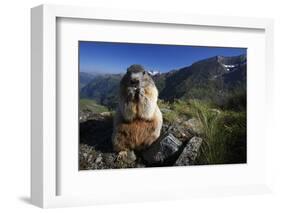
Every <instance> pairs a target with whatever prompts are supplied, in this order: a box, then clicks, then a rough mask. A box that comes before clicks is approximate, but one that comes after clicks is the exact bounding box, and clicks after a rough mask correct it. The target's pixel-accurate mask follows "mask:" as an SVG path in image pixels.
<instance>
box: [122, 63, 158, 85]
mask: <svg viewBox="0 0 281 213" xmlns="http://www.w3.org/2000/svg"><path fill="white" fill-rule="evenodd" d="M121 85H122V86H125V87H127V88H128V87H132V88H145V87H147V86H151V85H154V82H153V80H152V78H151V76H150V75H149V74H148V72H146V71H145V70H144V68H143V67H142V66H141V65H138V64H134V65H131V66H130V67H129V68H128V69H127V73H126V74H125V75H124V77H123V78H122V80H121ZM154 86H155V85H154Z"/></svg>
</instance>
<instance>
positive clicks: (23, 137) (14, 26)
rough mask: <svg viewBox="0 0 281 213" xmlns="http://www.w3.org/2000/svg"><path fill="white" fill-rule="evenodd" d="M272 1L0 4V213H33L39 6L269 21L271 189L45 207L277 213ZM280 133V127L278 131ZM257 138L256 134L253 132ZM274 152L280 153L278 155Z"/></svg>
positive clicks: (279, 99)
mask: <svg viewBox="0 0 281 213" xmlns="http://www.w3.org/2000/svg"><path fill="white" fill-rule="evenodd" d="M279 2H280V1H278V0H276V1H274V0H261V1H250V0H247V1H246V0H233V1H226V0H212V1H208V0H206V1H203V0H193V1H188V0H183V1H181V0H172V1H171V0H170V1H164V0H159V1H158V0H154V1H152V0H141V1H140V0H139V1H136V0H135V1H132V0H131V1H129V0H80V1H79V2H76V1H74V0H68V1H67V0H56V1H47V0H46V1H43V2H42V1H38V0H6V1H5V2H4V1H3V0H2V2H1V7H0V16H1V18H0V26H1V32H0V38H1V39H0V63H1V66H0V72H1V76H0V94H1V96H0V97H1V104H0V118H1V120H0V125H1V128H0V134H1V139H0V144H1V149H0V169H1V170H0V171H1V174H0V211H1V212H12V211H16V212H18V211H21V212H37V211H40V209H38V208H37V207H34V206H32V205H30V204H29V188H30V183H29V178H30V165H29V164H30V156H29V153H30V151H29V149H30V119H29V118H30V112H29V110H30V109H29V108H30V8H31V7H34V6H37V5H39V4H42V3H55V4H71V5H76V4H79V5H80V6H99V7H111V8H123V9H141V10H153V11H162V12H165V11H168V12H174V13H176V12H185V13H191V14H215V15H229V16H250V17H268V18H274V20H275V45H274V46H275V49H274V52H275V82H274V83H275V91H274V96H275V105H274V107H275V112H274V113H275V116H274V118H275V119H274V122H275V126H276V129H275V130H274V132H275V134H274V135H273V136H272V137H271V140H273V141H272V142H273V145H274V147H273V153H272V156H273V159H274V168H275V171H274V174H275V176H274V179H275V187H274V189H275V190H274V193H273V194H272V195H260V196H242V197H225V198H204V199H203V198H202V199H192V200H185V201H171V202H157V203H138V204H122V205H121V204H120V205H109V206H94V207H80V208H71V209H51V210H47V211H52V212H61V211H68V212H76V211H84V212H144V211H157V212H198V211H199V212H228V213H232V212H235V213H237V212H278V211H279V212H280V210H281V205H280V201H281V184H280V180H281V166H280V163H281V154H280V151H281V145H280V144H281V139H280V138H279V137H278V136H279V135H278V133H279V129H280V127H281V125H280V121H281V116H280V114H281V113H280V109H281V93H280V91H281V90H280V88H281V62H280V60H279V58H280V56H281V13H280V8H281V6H280V5H279V4H278V3H279ZM280 130H281V129H280ZM257 134H262V133H257ZM279 150H280V151H279Z"/></svg>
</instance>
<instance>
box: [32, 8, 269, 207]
mask: <svg viewBox="0 0 281 213" xmlns="http://www.w3.org/2000/svg"><path fill="white" fill-rule="evenodd" d="M60 18H63V19H69V20H70V19H72V20H73V19H79V20H100V21H116V22H119V23H121V24H122V22H130V23H136V24H137V23H148V24H151V23H152V24H154V25H155V26H157V25H161V26H168V27H167V28H169V27H173V26H181V27H185V26H199V27H202V28H204V27H206V28H212V29H215V28H220V29H222V28H223V29H226V30H228V31H230V32H231V30H257V31H259V32H262V37H261V38H260V39H261V40H259V41H262V42H261V43H262V44H260V45H262V50H263V51H264V52H262V53H260V57H261V61H262V63H263V65H264V66H263V68H261V69H260V70H261V71H260V75H261V76H263V75H264V76H265V77H266V78H259V79H256V80H257V82H259V81H263V83H264V87H262V86H261V88H259V91H260V93H261V94H264V96H263V97H264V99H263V97H261V100H260V101H261V103H260V105H262V106H261V107H259V108H258V107H257V108H258V109H257V110H256V111H255V110H254V109H253V112H252V117H253V116H254V115H255V113H261V112H262V113H263V116H264V117H263V118H262V120H263V122H264V123H265V124H266V129H267V130H268V129H270V125H272V124H271V122H270V120H269V119H270V118H269V117H270V116H269V114H266V113H270V110H267V112H264V111H263V106H264V105H265V104H267V106H269V107H270V106H271V105H272V98H271V97H272V96H271V94H270V92H271V91H272V87H273V85H272V82H273V81H272V79H273V77H274V76H273V61H272V60H273V21H272V20H270V19H257V18H241V17H216V16H203V15H188V14H173V13H169V14H167V13H153V12H147V11H125V10H124V11H123V10H112V9H100V8H84V7H74V6H54V5H41V6H38V7H35V8H32V10H31V26H32V29H31V43H32V45H31V56H32V63H31V65H32V66H31V68H32V70H31V71H32V79H31V80H32V88H31V89H32V92H31V93H32V94H31V95H32V96H31V97H32V103H31V112H32V118H31V124H32V125H31V131H32V134H31V136H32V141H31V142H32V143H31V201H32V203H33V204H35V205H37V206H40V207H43V208H47V207H62V206H76V205H91V204H98V203H114V202H137V201H144V200H165V199H178V198H181V199H182V198H188V197H198V196H214V195H219V196H220V195H233V194H238V195H241V194H253V193H264V192H270V187H271V182H270V181H271V172H270V168H271V166H270V161H268V160H267V159H268V157H269V155H268V152H267V153H266V154H264V155H263V156H262V157H261V158H262V159H261V160H262V161H264V164H263V165H262V166H260V167H256V166H255V165H254V163H253V164H250V165H247V166H246V167H243V168H235V166H233V167H228V168H227V167H223V166H220V167H215V166H212V168H210V169H209V168H206V167H199V168H198V169H197V168H195V169H193V170H190V171H194V172H195V173H196V172H198V171H199V170H200V171H199V172H198V174H201V175H208V174H211V172H212V170H213V171H217V172H218V173H222V171H225V172H226V173H228V172H229V173H231V170H233V171H235V169H237V171H239V172H240V171H242V170H244V171H245V177H246V176H247V170H249V168H250V167H251V165H254V166H255V172H256V173H254V174H261V173H263V175H262V177H260V178H256V179H253V178H252V176H250V175H248V176H249V177H248V178H245V181H244V182H243V180H241V181H240V182H236V183H233V184H231V183H227V182H225V183H216V184H214V185H212V184H211V183H210V184H209V185H208V183H206V184H205V185H203V186H201V184H200V182H199V181H200V180H201V179H198V182H193V187H190V186H188V185H186V186H185V184H181V186H182V187H181V188H179V185H174V186H173V185H169V184H168V185H166V186H167V187H166V188H165V189H162V188H161V186H163V184H164V183H165V179H163V182H162V181H159V183H158V185H157V184H154V185H151V186H149V187H150V189H151V191H150V192H149V193H145V190H146V188H145V186H141V187H142V188H143V189H144V190H143V191H141V189H140V188H141V187H139V188H138V187H136V188H135V189H132V187H130V185H127V186H122V187H119V188H118V187H117V188H116V189H115V190H112V193H111V194H110V195H109V194H106V193H104V194H102V193H101V192H100V191H99V190H101V189H97V192H96V193H95V194H88V193H84V192H86V189H85V186H84V189H85V190H84V191H83V190H81V192H80V193H78V194H75V193H74V194H72V193H70V194H60V193H59V192H58V191H59V190H58V188H59V187H58V185H59V184H62V183H61V181H63V180H64V179H60V175H59V174H60V172H61V169H62V168H61V166H59V162H58V159H60V156H59V155H60V153H61V152H58V145H57V139H58V132H57V117H58V114H57V113H58V112H57V107H58V102H59V101H58V99H57V97H58V96H57V88H58V87H59V84H60V81H59V80H58V78H57V72H56V71H57V69H58V66H57V55H58V54H57V49H58V43H57V36H58V32H57V29H58V24H57V23H58V20H59V19H60ZM263 42H264V43H263ZM253 45H254V43H253ZM253 60H254V59H253ZM253 62H254V61H252V63H253ZM254 86H255V85H254V83H253V84H252V87H254ZM250 91H251V90H250ZM255 101H256V100H255V99H254V98H253V99H252V101H250V104H251V103H252V105H254V102H255ZM265 102H266V103H265ZM268 111H269V112H268ZM250 116H251V115H250ZM250 125H252V127H251V128H252V129H254V128H256V129H257V130H259V128H260V126H258V124H255V122H254V121H253V122H250ZM255 125H256V126H255ZM258 140H262V139H258ZM77 143H78V142H77ZM264 146H265V147H266V148H267V149H268V150H270V141H266V144H264ZM249 148H251V149H252V150H250V152H256V153H259V152H260V151H261V150H260V148H261V147H260V148H255V147H253V146H250V147H249ZM70 154H73V155H77V153H70ZM62 165H63V164H62ZM168 170H169V171H172V173H173V175H170V178H174V177H175V176H176V175H179V176H182V177H184V175H186V173H185V168H183V167H182V168H173V169H171V168H169V169H168V168H161V169H149V170H147V172H146V171H144V170H142V171H140V172H141V173H143V174H145V175H147V176H148V177H153V176H157V175H158V176H162V177H164V176H167V171H168ZM195 170H197V171H195ZM258 170H260V171H258ZM62 171H63V170H62ZM190 171H189V172H190ZM77 172H78V171H77ZM248 172H250V170H249V171H248ZM89 173H90V172H88V174H89ZM103 173H106V174H105V175H104V174H103ZM88 174H86V175H84V176H87V177H85V179H84V180H88V181H89V180H91V178H93V177H92V176H91V175H88ZM95 175H96V177H97V175H99V176H102V175H104V176H102V178H108V179H110V178H112V177H116V178H118V177H119V178H121V179H123V181H126V177H131V178H132V177H133V178H140V176H139V173H136V170H130V171H120V170H119V171H114V172H112V171H106V172H105V171H98V173H95ZM168 176H169V175H168ZM214 177H215V176H214ZM89 178H90V179H89ZM102 178H100V179H102ZM246 179H249V180H246ZM251 180H253V181H252V184H251ZM70 181H75V180H74V178H70ZM73 185H75V182H73ZM66 187H71V186H70V185H69V184H68V185H66ZM82 188H83V187H82ZM90 188H91V187H89V189H90ZM129 188H131V189H129ZM163 188H164V187H163ZM71 190H72V189H71V188H69V191H71ZM73 190H77V188H75V187H74V186H73ZM120 193H122V196H120ZM126 193H127V194H128V195H127V194H126Z"/></svg>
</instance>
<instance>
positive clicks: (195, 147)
mask: <svg viewBox="0 0 281 213" xmlns="http://www.w3.org/2000/svg"><path fill="white" fill-rule="evenodd" d="M202 141H203V140H202V138H199V137H193V138H191V139H190V141H189V142H188V143H187V144H186V146H185V148H184V149H183V151H182V153H181V154H180V156H179V158H178V159H177V161H176V163H175V164H174V165H175V166H187V165H192V164H193V163H194V161H195V159H196V157H197V154H198V151H199V148H200V146H201V144H202Z"/></svg>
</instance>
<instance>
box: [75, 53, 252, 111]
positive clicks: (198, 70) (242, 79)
mask: <svg viewBox="0 0 281 213" xmlns="http://www.w3.org/2000/svg"><path fill="white" fill-rule="evenodd" d="M246 62H247V58H246V55H240V56H234V57H223V56H216V57H212V58H208V59H205V60H201V61H198V62H195V63H193V64H192V65H191V66H188V67H184V68H181V69H178V70H172V71H170V72H168V73H161V74H157V75H154V76H153V79H154V81H155V84H156V86H157V88H158V90H159V98H160V99H163V100H166V101H173V100H174V99H194V98H195V99H203V100H208V101H212V102H214V103H216V104H219V105H221V104H224V103H225V102H226V101H227V99H228V98H229V96H230V94H232V93H235V91H238V90H239V91H240V93H241V94H242V95H245V96H246V69H247V68H246V64H247V63H246ZM121 78H122V75H121V74H106V75H99V76H96V77H95V78H94V79H92V80H91V81H90V82H89V83H88V84H87V85H86V86H85V87H84V88H82V90H81V92H80V93H81V94H80V95H81V97H83V98H90V99H94V100H95V101H96V102H97V103H99V104H103V105H106V106H109V107H114V106H116V104H117V96H118V87H119V82H120V80H121ZM243 104H244V103H243ZM245 104H246V103H245Z"/></svg>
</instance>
